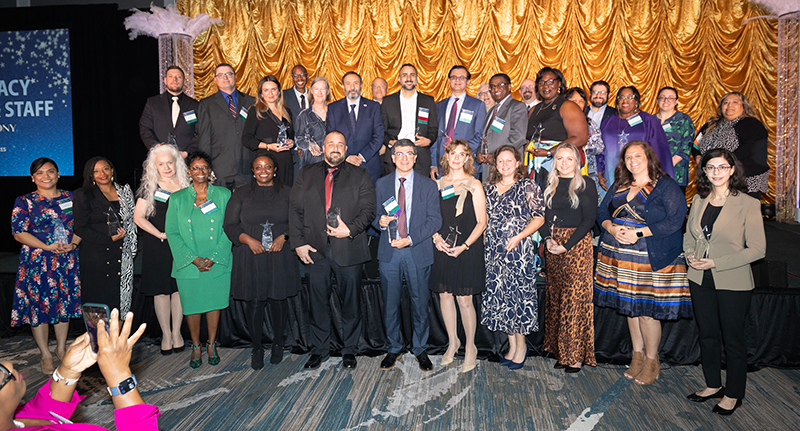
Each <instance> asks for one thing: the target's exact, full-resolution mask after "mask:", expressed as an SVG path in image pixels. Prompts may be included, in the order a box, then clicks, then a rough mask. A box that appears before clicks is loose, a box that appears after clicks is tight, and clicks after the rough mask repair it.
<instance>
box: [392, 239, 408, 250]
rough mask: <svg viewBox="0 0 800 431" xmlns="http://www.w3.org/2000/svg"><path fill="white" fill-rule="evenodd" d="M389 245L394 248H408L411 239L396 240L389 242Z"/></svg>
mask: <svg viewBox="0 0 800 431" xmlns="http://www.w3.org/2000/svg"><path fill="white" fill-rule="evenodd" d="M391 245H392V247H394V248H403V247H408V246H410V245H411V238H397V239H396V240H394V241H392V242H391Z"/></svg>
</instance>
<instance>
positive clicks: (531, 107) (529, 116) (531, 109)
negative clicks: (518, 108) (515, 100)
mask: <svg viewBox="0 0 800 431" xmlns="http://www.w3.org/2000/svg"><path fill="white" fill-rule="evenodd" d="M535 106H536V105H531V106H529V107H528V118H531V112H533V108H534V107H535Z"/></svg>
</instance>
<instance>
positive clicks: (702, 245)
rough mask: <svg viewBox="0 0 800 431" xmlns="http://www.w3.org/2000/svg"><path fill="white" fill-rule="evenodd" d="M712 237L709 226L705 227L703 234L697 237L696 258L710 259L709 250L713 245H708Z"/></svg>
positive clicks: (695, 245)
mask: <svg viewBox="0 0 800 431" xmlns="http://www.w3.org/2000/svg"><path fill="white" fill-rule="evenodd" d="M710 236H711V235H710V234H709V233H708V226H703V234H702V235H700V236H698V237H697V241H695V243H694V258H695V259H705V258H707V257H708V250H709V249H710V248H711V245H710V244H709V243H708V240H709V239H710V238H709V237H710Z"/></svg>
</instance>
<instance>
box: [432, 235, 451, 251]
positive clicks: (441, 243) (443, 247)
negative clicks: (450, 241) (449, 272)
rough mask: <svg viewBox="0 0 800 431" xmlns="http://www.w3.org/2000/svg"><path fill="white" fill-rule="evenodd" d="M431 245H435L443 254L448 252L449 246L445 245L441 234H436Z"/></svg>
mask: <svg viewBox="0 0 800 431" xmlns="http://www.w3.org/2000/svg"><path fill="white" fill-rule="evenodd" d="M433 245H435V246H436V249H437V250H439V251H441V252H442V253H444V254H447V255H449V254H450V248H448V247H447V244H446V243H445V242H444V239H442V236H441V235H436V239H434V240H433Z"/></svg>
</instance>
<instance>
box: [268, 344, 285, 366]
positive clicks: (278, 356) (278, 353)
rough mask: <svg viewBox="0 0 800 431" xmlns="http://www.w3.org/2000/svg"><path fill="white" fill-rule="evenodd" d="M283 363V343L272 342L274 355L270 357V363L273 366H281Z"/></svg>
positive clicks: (271, 354)
mask: <svg viewBox="0 0 800 431" xmlns="http://www.w3.org/2000/svg"><path fill="white" fill-rule="evenodd" d="M281 361H283V343H277V342H274V341H273V342H272V353H270V355H269V363H270V364H272V365H277V364H280V363H281Z"/></svg>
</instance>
